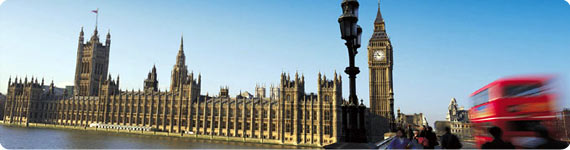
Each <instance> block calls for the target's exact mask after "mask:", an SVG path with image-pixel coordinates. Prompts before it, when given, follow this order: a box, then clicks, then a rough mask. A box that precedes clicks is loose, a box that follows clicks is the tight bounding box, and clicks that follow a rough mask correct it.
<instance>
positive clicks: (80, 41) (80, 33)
mask: <svg viewBox="0 0 570 150" xmlns="http://www.w3.org/2000/svg"><path fill="white" fill-rule="evenodd" d="M83 35H84V33H83V27H81V31H80V32H79V45H83V42H84V38H83Z"/></svg>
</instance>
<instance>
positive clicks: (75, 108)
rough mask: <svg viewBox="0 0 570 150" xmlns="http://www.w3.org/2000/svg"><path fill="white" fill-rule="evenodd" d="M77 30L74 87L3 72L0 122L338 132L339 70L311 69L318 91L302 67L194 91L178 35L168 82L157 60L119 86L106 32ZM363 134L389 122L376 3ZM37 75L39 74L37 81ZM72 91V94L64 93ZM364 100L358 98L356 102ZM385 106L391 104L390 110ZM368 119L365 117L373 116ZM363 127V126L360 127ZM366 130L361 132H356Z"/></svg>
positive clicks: (222, 132) (385, 49)
mask: <svg viewBox="0 0 570 150" xmlns="http://www.w3.org/2000/svg"><path fill="white" fill-rule="evenodd" d="M84 37H85V36H84V32H83V28H81V31H80V33H79V39H78V49H77V62H76V68H75V81H74V88H73V91H72V92H71V91H67V92H63V93H59V94H58V92H56V89H57V87H55V85H54V84H53V81H52V82H51V84H49V85H44V84H45V83H44V80H43V79H41V80H40V79H38V78H34V77H32V78H30V79H28V78H27V77H26V78H22V77H20V78H18V77H16V78H15V79H12V78H10V79H9V81H8V93H7V98H6V102H5V107H4V108H3V109H4V111H3V112H4V113H3V116H2V119H3V120H4V123H7V124H19V125H26V126H27V125H28V124H30V123H41V124H52V125H61V126H81V127H85V128H92V127H93V128H102V129H115V130H134V131H140V132H166V133H169V134H178V135H180V136H183V137H185V136H188V137H199V138H211V139H212V138H215V139H228V140H237V141H254V142H260V143H274V144H291V145H309V146H324V145H329V144H333V143H337V142H340V141H342V140H343V131H344V129H343V128H345V127H343V126H342V122H343V120H345V119H346V116H342V106H343V105H344V104H346V103H347V101H346V100H344V99H343V97H342V80H341V76H340V75H337V74H336V73H335V74H334V75H333V76H332V77H327V76H325V75H321V74H320V73H319V75H318V82H317V83H318V84H317V87H318V88H317V89H318V90H317V93H306V92H305V79H304V76H303V75H299V74H298V73H295V75H294V76H291V75H289V74H286V73H282V74H281V75H280V82H279V84H278V85H277V86H275V87H270V88H269V92H266V91H267V89H266V87H264V86H257V87H256V89H255V94H254V95H251V94H249V93H247V92H243V93H240V94H239V95H237V96H235V97H232V96H230V95H229V88H228V87H222V88H220V91H219V94H217V95H216V96H210V95H201V86H202V82H201V75H200V74H198V75H195V74H194V73H192V72H191V71H189V70H188V69H187V64H186V63H185V62H186V56H185V54H184V42H183V39H181V41H180V48H179V50H178V54H177V55H176V63H175V65H174V66H173V67H172V72H171V79H170V88H169V89H168V90H166V91H161V90H160V89H158V85H159V82H158V80H157V72H156V67H154V66H153V67H152V68H151V69H150V72H149V73H148V75H147V78H146V79H144V81H142V82H144V84H143V85H144V88H143V90H138V91H134V90H121V89H120V78H119V76H117V77H114V78H113V77H112V76H111V75H110V74H109V72H108V68H109V65H110V63H109V54H110V52H111V51H110V47H111V35H110V33H107V34H106V37H105V40H104V42H103V41H102V40H100V39H99V32H98V30H97V28H95V30H94V32H93V35H92V36H91V37H90V38H89V39H87V40H85V39H84ZM368 50H369V54H368V55H369V60H368V61H369V68H370V107H371V108H370V113H369V115H368V116H380V117H382V118H384V120H387V121H382V122H380V123H381V124H383V125H382V128H386V129H382V131H377V130H378V129H374V128H378V126H377V125H378V124H376V123H378V122H374V121H373V120H378V119H370V120H371V121H367V127H368V128H371V129H370V130H369V131H372V132H374V133H371V134H370V135H367V136H369V139H371V138H374V136H377V135H381V134H383V133H384V132H387V131H388V130H389V128H390V127H391V125H390V124H391V123H393V118H394V117H393V92H392V77H391V75H392V73H391V71H392V63H393V62H392V48H391V45H390V41H389V39H388V37H387V36H386V33H385V29H384V22H383V19H382V17H381V14H380V9H378V16H377V19H376V21H375V27H374V35H373V36H372V38H371V39H370V44H369V46H368ZM38 80H40V81H38ZM67 93H72V94H67ZM360 105H363V104H360ZM390 111H391V112H390ZM373 123H374V125H371V124H373ZM367 130H368V129H367ZM363 136H365V135H363Z"/></svg>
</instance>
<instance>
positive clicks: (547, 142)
mask: <svg viewBox="0 0 570 150" xmlns="http://www.w3.org/2000/svg"><path fill="white" fill-rule="evenodd" d="M535 132H536V134H537V135H536V136H538V137H540V138H542V139H543V140H544V142H543V143H542V144H540V145H538V146H537V147H535V149H565V148H567V147H568V143H567V142H562V141H558V140H556V139H553V138H551V137H550V136H549V135H548V130H546V128H544V126H538V127H536V129H535Z"/></svg>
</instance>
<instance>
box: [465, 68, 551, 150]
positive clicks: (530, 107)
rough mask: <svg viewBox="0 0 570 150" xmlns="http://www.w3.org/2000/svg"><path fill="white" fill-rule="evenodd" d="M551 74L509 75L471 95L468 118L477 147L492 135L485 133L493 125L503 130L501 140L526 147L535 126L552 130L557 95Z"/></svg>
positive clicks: (490, 138) (533, 135)
mask: <svg viewBox="0 0 570 150" xmlns="http://www.w3.org/2000/svg"><path fill="white" fill-rule="evenodd" d="M554 79H555V78H554V76H527V77H510V78H503V79H499V80H497V81H494V82H492V83H490V84H488V85H486V86H484V87H483V88H481V89H479V90H477V91H475V92H474V93H473V94H471V95H470V101H471V102H472V103H473V107H472V108H471V109H469V119H470V121H471V122H472V123H473V127H474V132H473V133H474V137H475V141H476V144H477V146H478V147H480V146H481V145H482V144H484V143H485V142H488V141H492V140H493V137H492V136H491V135H490V134H489V133H488V132H487V129H488V128H489V127H492V126H497V127H499V128H501V129H502V131H503V140H505V141H507V142H511V143H513V144H514V145H515V146H516V147H519V148H520V147H528V146H531V145H528V144H532V142H531V141H532V139H534V137H536V134H535V132H534V129H535V127H537V126H539V125H542V126H544V127H546V128H547V129H548V130H549V132H550V133H551V134H550V135H556V134H555V133H554V132H555V131H554V130H556V128H555V126H554V125H555V124H554V120H555V119H556V114H555V111H556V109H557V107H556V105H557V101H556V100H557V96H558V95H557V94H556V92H554V90H553V88H554V87H553V86H554V85H553V84H552V83H553V82H554V81H553V80H554Z"/></svg>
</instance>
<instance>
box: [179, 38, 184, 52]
mask: <svg viewBox="0 0 570 150" xmlns="http://www.w3.org/2000/svg"><path fill="white" fill-rule="evenodd" d="M179 51H182V52H183V51H184V36H182V35H181V36H180V49H179Z"/></svg>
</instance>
